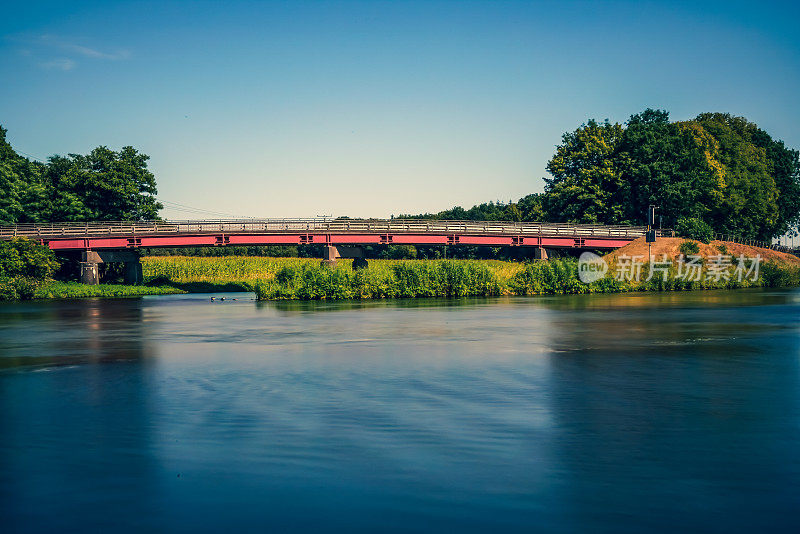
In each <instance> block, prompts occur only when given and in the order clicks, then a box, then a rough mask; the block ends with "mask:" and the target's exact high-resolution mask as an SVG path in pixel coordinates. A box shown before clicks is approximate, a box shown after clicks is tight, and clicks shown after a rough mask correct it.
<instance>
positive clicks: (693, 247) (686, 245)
mask: <svg viewBox="0 0 800 534" xmlns="http://www.w3.org/2000/svg"><path fill="white" fill-rule="evenodd" d="M680 251H681V254H683V255H684V256H688V255H689V254H697V253H698V252H700V245H698V244H697V243H696V242H694V241H684V242H683V243H681V246H680Z"/></svg>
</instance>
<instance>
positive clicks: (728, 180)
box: [541, 109, 800, 240]
mask: <svg viewBox="0 0 800 534" xmlns="http://www.w3.org/2000/svg"><path fill="white" fill-rule="evenodd" d="M562 140H563V142H562V144H561V145H559V146H558V147H557V148H556V153H555V155H554V156H553V158H552V159H551V160H550V162H549V163H548V165H547V170H548V171H549V172H550V174H551V175H552V178H550V179H545V182H546V187H545V192H544V195H543V196H542V198H541V206H542V210H543V211H544V215H545V218H546V219H549V220H553V221H566V222H587V223H595V222H600V223H605V224H625V223H630V224H645V222H646V220H645V217H646V215H645V214H646V212H647V207H648V206H649V205H651V204H654V205H657V206H658V207H659V213H660V214H661V215H662V216H663V217H664V224H665V225H666V226H672V227H674V226H675V224H677V222H678V220H679V219H681V218H693V219H698V220H700V221H703V222H704V223H706V224H708V225H710V226H711V228H713V230H714V231H715V232H718V233H725V234H734V235H738V236H741V237H746V238H752V239H761V240H768V239H770V238H771V237H775V236H778V235H782V234H783V233H785V232H786V231H787V230H789V229H790V228H792V227H794V226H796V225H797V224H798V222H800V155H799V154H798V152H797V151H794V150H790V149H788V148H786V146H785V145H784V144H783V142H781V141H775V140H773V139H772V138H771V137H770V136H769V135H768V134H767V133H766V132H764V131H763V130H761V129H759V128H758V126H756V125H755V124H753V123H750V122H748V121H747V120H746V119H744V118H742V117H734V116H732V115H730V114H723V113H705V114H701V115H699V116H698V117H697V118H696V119H695V120H690V121H679V122H670V121H669V114H668V113H667V112H666V111H663V110H653V109H647V110H645V111H643V112H642V113H639V114H636V115H633V116H631V118H630V120H629V121H628V122H627V123H626V127H624V128H623V127H622V126H620V125H618V124H614V125H612V124H609V123H608V121H606V122H605V123H603V124H600V123H597V122H596V121H589V122H588V123H587V124H585V125H583V126H581V127H580V128H578V129H577V130H575V131H574V132H569V133H566V134H564V136H563V139H562Z"/></svg>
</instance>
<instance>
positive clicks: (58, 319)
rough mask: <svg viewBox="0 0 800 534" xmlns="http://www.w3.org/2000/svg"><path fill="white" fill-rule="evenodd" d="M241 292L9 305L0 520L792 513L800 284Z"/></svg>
mask: <svg viewBox="0 0 800 534" xmlns="http://www.w3.org/2000/svg"><path fill="white" fill-rule="evenodd" d="M238 297H239V298H240V300H238V301H232V300H230V298H226V301H224V302H220V301H215V302H211V301H210V299H209V298H208V297H207V296H198V295H180V296H169V297H157V298H146V299H140V300H117V301H108V300H106V301H78V302H66V303H27V304H24V305H9V306H0V351H1V352H0V360H3V361H5V363H4V364H3V365H4V367H5V368H6V371H5V372H2V373H0V414H2V416H1V417H0V473H2V477H0V516H2V517H3V518H4V526H6V525H11V530H12V531H13V530H15V529H17V530H42V531H62V530H70V529H72V530H76V531H85V530H112V529H113V530H115V531H116V530H130V531H151V530H165V531H172V530H200V531H204V530H205V531H219V530H253V529H256V528H259V529H260V528H262V526H263V528H264V529H267V528H268V529H271V530H279V531H280V530H312V529H314V530H316V529H320V528H325V529H326V530H337V529H341V530H345V529H346V530H347V531H354V530H355V531H358V530H361V531H376V530H380V531H385V530H389V531H391V530H397V531H400V530H402V531H407V530H419V531H434V530H436V531H439V530H448V529H449V530H458V531H492V530H503V531H531V530H533V531H537V532H563V531H579V532H584V531H591V532H624V531H627V532H641V531H664V532H674V531H682V530H698V529H701V530H703V531H731V530H743V529H745V530H750V531H761V530H765V529H772V530H787V531H796V530H797V529H798V528H800V520H798V518H797V517H798V516H797V515H796V514H795V513H794V510H796V505H797V503H798V502H800V491H799V490H798V488H800V483H798V482H800V426H798V425H797V424H796V421H798V420H800V384H798V377H799V376H800V369H798V357H800V330H799V329H798V317H800V303H798V301H797V293H796V292H727V293H726V292H708V293H696V294H686V293H684V294H675V295H653V294H650V295H591V296H577V297H545V298H529V299H523V298H508V299H463V300H435V299H432V300H418V301H401V302H396V301H391V302H389V301H383V302H351V303H290V302H278V303H258V304H257V303H255V302H252V301H249V300H245V298H242V296H241V295H238ZM683 297H686V298H685V299H684V300H682V298H683ZM334 311H335V313H333V312H334ZM110 362H114V364H113V365H103V364H106V363H110ZM59 363H69V364H73V365H65V366H61V365H59ZM31 364H34V365H31ZM75 364H80V365H75ZM678 509H679V510H680V514H676V513H675V510H678ZM120 525H122V526H123V527H124V528H120Z"/></svg>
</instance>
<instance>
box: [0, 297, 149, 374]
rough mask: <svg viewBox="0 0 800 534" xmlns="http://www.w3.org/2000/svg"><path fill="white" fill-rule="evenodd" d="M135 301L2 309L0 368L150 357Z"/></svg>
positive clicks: (144, 325)
mask: <svg viewBox="0 0 800 534" xmlns="http://www.w3.org/2000/svg"><path fill="white" fill-rule="evenodd" d="M143 306H144V303H143V301H141V300H136V299H126V300H119V299H86V300H81V301H61V302H60V301H51V302H25V303H13V304H3V305H2V306H0V369H8V368H14V367H19V366H26V365H37V366H51V365H53V366H61V365H74V364H78V363H106V362H116V361H132V360H142V359H145V358H147V356H148V354H151V353H152V351H151V350H148V344H149V335H148V334H149V329H148V325H147V323H145V322H144V321H143Z"/></svg>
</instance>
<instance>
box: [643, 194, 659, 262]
mask: <svg viewBox="0 0 800 534" xmlns="http://www.w3.org/2000/svg"><path fill="white" fill-rule="evenodd" d="M656 207H657V206H656V205H655V204H650V206H649V207H648V208H647V233H646V234H645V240H646V241H647V261H651V258H652V255H653V242H655V240H656V231H655V228H654V226H655V225H656Z"/></svg>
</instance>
